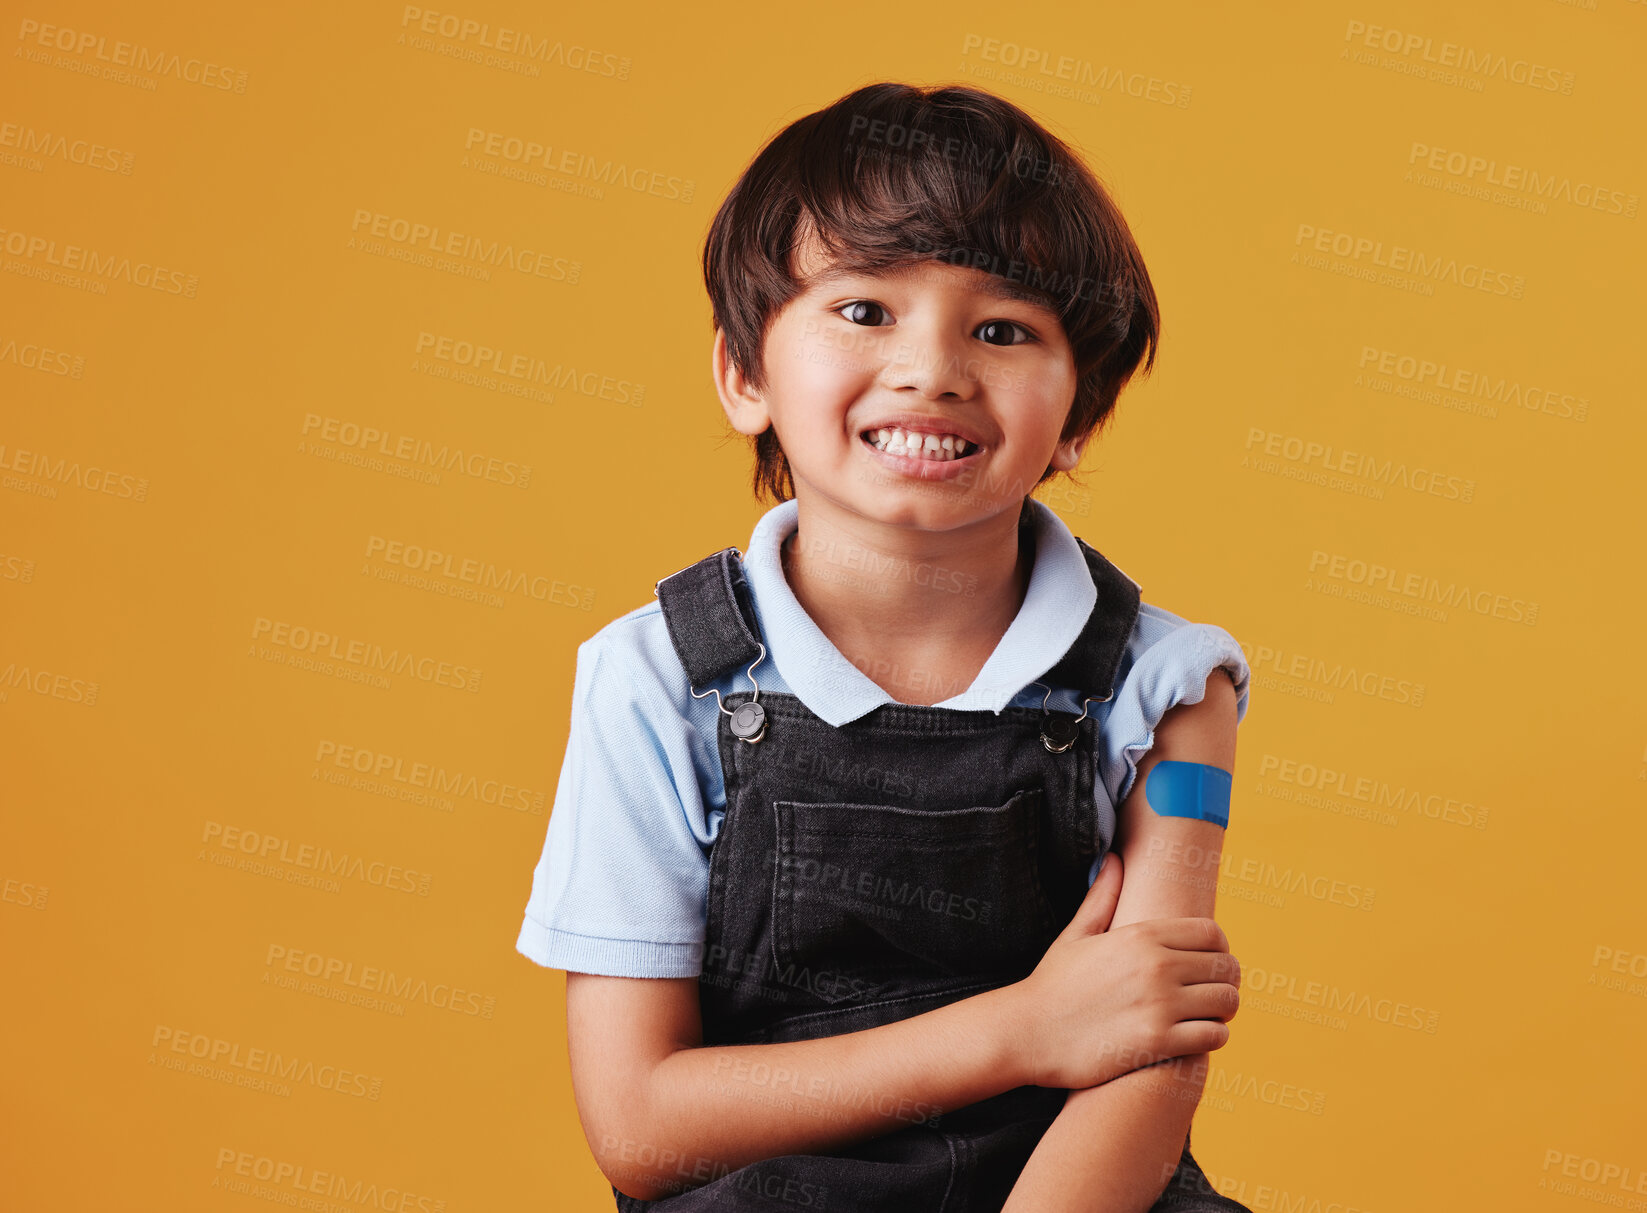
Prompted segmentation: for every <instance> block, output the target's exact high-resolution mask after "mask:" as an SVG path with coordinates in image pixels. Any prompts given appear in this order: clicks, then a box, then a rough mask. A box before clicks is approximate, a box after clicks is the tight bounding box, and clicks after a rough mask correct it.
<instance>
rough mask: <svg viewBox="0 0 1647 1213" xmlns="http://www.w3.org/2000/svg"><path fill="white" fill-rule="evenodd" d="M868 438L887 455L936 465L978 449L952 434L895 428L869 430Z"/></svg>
mask: <svg viewBox="0 0 1647 1213" xmlns="http://www.w3.org/2000/svg"><path fill="white" fill-rule="evenodd" d="M869 437H870V438H871V440H872V441H873V442H874V445H875V447H876V448H877V449H878V450H881V451H885V452H886V453H887V454H888V455H907V456H910V457H911V458H916V459H930V460H933V461H934V462H937V463H946V462H948V461H949V460H951V459H960V458H962V457H964V456H966V455H970V454H971V453H972V452H973V451H975V450H977V449H978V448H977V446H976V444H971V443H968V442H967V440H966V439H964V438H960V437H957V436H956V435H954V434H928V433H911V432H908V431H905V430H900V429H898V428H897V427H896V426H886V427H883V428H881V429H877V430H871V431H870V433H869Z"/></svg>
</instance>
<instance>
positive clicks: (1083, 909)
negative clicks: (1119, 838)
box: [1062, 851, 1121, 935]
mask: <svg viewBox="0 0 1647 1213" xmlns="http://www.w3.org/2000/svg"><path fill="white" fill-rule="evenodd" d="M1120 900H1121V857H1120V856H1119V855H1117V854H1116V853H1115V852H1114V851H1111V852H1110V853H1109V854H1107V855H1105V856H1104V862H1103V864H1102V865H1101V866H1100V867H1099V868H1098V879H1096V880H1094V881H1093V882H1092V887H1091V888H1090V889H1088V890H1087V895H1086V897H1085V899H1083V900H1082V902H1081V904H1080V906H1079V908H1077V909H1076V911H1075V917H1074V918H1072V919H1070V920H1069V926H1067V927H1065V928H1064V930H1063V932H1062V934H1064V935H1098V934H1101V933H1102V932H1104V931H1107V930H1109V924H1110V920H1111V919H1113V918H1114V917H1115V904H1116V903H1117V902H1118V901H1120Z"/></svg>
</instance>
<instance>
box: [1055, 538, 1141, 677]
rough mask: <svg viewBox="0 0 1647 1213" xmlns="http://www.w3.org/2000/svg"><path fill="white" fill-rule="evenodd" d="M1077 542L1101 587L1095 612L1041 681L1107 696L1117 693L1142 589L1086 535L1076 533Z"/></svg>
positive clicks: (1088, 566) (1094, 579)
mask: <svg viewBox="0 0 1647 1213" xmlns="http://www.w3.org/2000/svg"><path fill="white" fill-rule="evenodd" d="M1075 542H1076V543H1078V544H1080V545H1081V555H1083V556H1085V557H1086V561H1087V571H1088V572H1090V573H1091V574H1092V583H1093V585H1095V586H1096V587H1097V588H1098V600H1097V601H1096V602H1095V603H1093V604H1092V614H1090V615H1088V616H1087V622H1086V625H1085V626H1084V627H1083V628H1082V629H1081V634H1080V635H1079V636H1077V637H1076V638H1075V643H1074V644H1072V645H1070V647H1069V651H1068V652H1067V653H1065V654H1064V655H1063V656H1062V657H1061V658H1059V660H1058V664H1057V665H1055V666H1053V667H1052V669H1050V670H1048V671H1047V672H1046V674H1045V675H1043V676H1042V679H1041V681H1043V682H1046V683H1048V684H1050V685H1052V686H1064V687H1075V688H1078V689H1079V690H1080V692H1081V694H1083V695H1090V696H1091V697H1092V698H1093V699H1097V700H1105V699H1108V698H1109V697H1110V696H1111V695H1113V694H1114V693H1115V677H1116V675H1117V674H1118V673H1119V672H1120V668H1121V658H1122V657H1123V656H1124V655H1125V653H1126V651H1127V639H1128V638H1129V637H1130V636H1131V635H1132V628H1133V625H1134V624H1135V623H1137V621H1138V606H1139V603H1140V602H1141V601H1142V600H1143V591H1142V590H1141V589H1140V587H1139V585H1138V583H1137V582H1136V581H1134V580H1133V579H1132V578H1131V577H1128V576H1127V575H1126V574H1125V573H1123V572H1122V571H1121V570H1120V569H1118V568H1116V567H1115V566H1114V565H1113V564H1111V563H1110V562H1109V561H1108V560H1106V559H1104V557H1103V555H1102V554H1101V553H1099V552H1098V550H1097V549H1096V548H1093V547H1091V546H1090V545H1088V544H1087V542H1086V541H1085V540H1083V539H1081V538H1079V537H1077V538H1076V540H1075Z"/></svg>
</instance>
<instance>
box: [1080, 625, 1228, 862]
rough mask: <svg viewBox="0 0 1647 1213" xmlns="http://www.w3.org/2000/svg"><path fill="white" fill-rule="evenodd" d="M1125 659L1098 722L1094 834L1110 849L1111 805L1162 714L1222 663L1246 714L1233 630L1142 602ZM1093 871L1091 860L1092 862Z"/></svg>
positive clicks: (1188, 697) (1194, 692)
mask: <svg viewBox="0 0 1647 1213" xmlns="http://www.w3.org/2000/svg"><path fill="white" fill-rule="evenodd" d="M1127 658H1128V667H1129V668H1127V669H1126V673H1125V674H1124V676H1123V677H1122V680H1121V685H1120V686H1119V687H1118V688H1117V689H1116V692H1115V698H1114V699H1113V700H1112V701H1111V702H1110V704H1109V711H1108V715H1107V716H1106V717H1105V719H1104V725H1103V728H1102V730H1101V737H1102V739H1101V743H1100V745H1099V755H1098V773H1099V780H1100V782H1101V783H1102V784H1103V787H1104V790H1105V791H1106V792H1107V793H1108V794H1109V798H1108V799H1109V803H1108V805H1107V806H1106V805H1104V804H1103V803H1102V800H1100V804H1099V807H1100V809H1101V810H1102V809H1105V808H1107V809H1108V812H1105V813H1101V814H1100V821H1099V834H1100V836H1101V838H1102V840H1103V843H1104V848H1105V849H1106V850H1107V849H1108V848H1109V846H1110V845H1111V843H1113V841H1114V838H1115V823H1116V812H1117V810H1118V807H1119V806H1120V805H1121V804H1122V803H1123V802H1124V801H1125V800H1126V798H1127V794H1128V793H1129V792H1130V791H1131V790H1132V784H1133V780H1134V779H1135V778H1137V775H1138V763H1139V762H1140V761H1141V760H1142V759H1143V757H1144V755H1145V754H1147V753H1149V750H1150V747H1151V746H1153V745H1154V744H1155V729H1156V726H1158V725H1159V724H1160V723H1161V718H1162V717H1163V716H1165V715H1166V714H1167V712H1168V711H1169V710H1170V709H1171V708H1173V707H1175V706H1176V705H1178V704H1180V703H1200V702H1201V700H1202V699H1204V698H1205V697H1206V693H1207V678H1208V677H1209V676H1210V675H1211V673H1212V672H1213V671H1214V670H1215V669H1218V668H1219V667H1223V668H1224V669H1226V670H1228V671H1229V675H1230V680H1231V681H1232V682H1233V683H1234V684H1235V719H1236V723H1237V724H1239V723H1240V722H1241V721H1242V720H1244V719H1245V718H1246V715H1247V692H1248V686H1249V683H1250V681H1251V671H1250V670H1249V669H1248V667H1247V660H1246V657H1245V655H1244V654H1243V653H1242V652H1241V646H1240V644H1239V643H1237V642H1236V639H1235V637H1234V636H1232V635H1230V634H1229V633H1228V632H1227V631H1225V630H1224V629H1223V628H1221V627H1216V626H1214V625H1213V624H1209V623H1190V622H1189V621H1187V620H1184V619H1181V618H1179V617H1178V616H1177V615H1174V614H1172V613H1171V612H1170V611H1164V610H1162V609H1161V608H1160V607H1157V606H1152V605H1150V604H1149V603H1143V604H1141V605H1140V607H1139V613H1138V622H1137V624H1136V625H1134V627H1133V633H1132V637H1131V638H1130V639H1129V640H1128V642H1127ZM1094 875H1096V865H1094Z"/></svg>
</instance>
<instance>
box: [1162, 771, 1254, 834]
mask: <svg viewBox="0 0 1647 1213" xmlns="http://www.w3.org/2000/svg"><path fill="white" fill-rule="evenodd" d="M1232 782H1234V780H1233V777H1232V776H1231V775H1230V773H1229V772H1228V771H1226V770H1224V768H1223V767H1214V766H1208V765H1207V764H1206V763H1204V762H1171V761H1168V762H1158V763H1156V764H1155V765H1154V766H1153V767H1151V768H1150V772H1149V778H1148V779H1147V780H1145V782H1144V799H1145V800H1146V801H1148V802H1149V807H1150V808H1152V809H1154V810H1155V812H1156V814H1157V815H1159V816H1161V817H1194V818H1196V819H1198V820H1200V821H1210V822H1212V824H1213V825H1215V826H1217V827H1219V828H1220V829H1223V830H1227V829H1229V825H1230V784H1231V783H1232Z"/></svg>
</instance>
